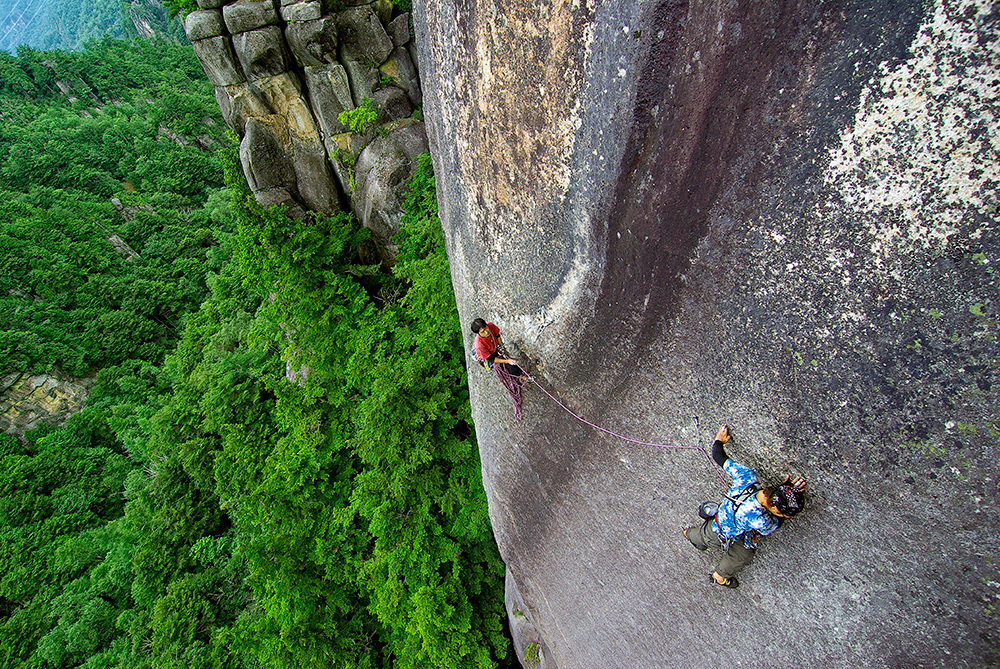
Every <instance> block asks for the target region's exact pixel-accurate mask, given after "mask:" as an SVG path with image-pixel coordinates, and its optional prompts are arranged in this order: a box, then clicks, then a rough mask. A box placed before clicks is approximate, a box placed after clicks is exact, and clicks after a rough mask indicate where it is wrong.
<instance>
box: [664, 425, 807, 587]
mask: <svg viewBox="0 0 1000 669" xmlns="http://www.w3.org/2000/svg"><path fill="white" fill-rule="evenodd" d="M730 438H731V437H730V434H729V427H728V426H726V425H723V426H722V427H720V428H719V433H718V434H717V435H716V436H715V443H714V444H712V459H713V460H715V462H716V463H717V464H718V465H719V466H720V467H722V468H723V469H724V470H725V471H726V473H727V474H729V475H730V476H731V477H733V484H732V486H730V488H729V492H728V494H727V495H726V499H725V500H724V501H723V502H722V504H720V505H719V510H718V512H717V513H716V515H715V517H714V518H709V519H708V520H706V521H705V522H704V523H703V524H702V525H700V526H699V525H695V526H693V527H689V528H687V529H685V530H684V536H685V538H687V540H688V541H690V542H691V543H692V544H693V545H694V547H695V548H697V549H698V550H702V551H703V550H708V547H709V546H712V547H714V548H721V549H722V551H723V556H722V560H721V561H720V562H719V564H718V566H717V567H716V568H715V571H714V572H712V580H713V582H715V583H718V584H719V585H723V586H725V587H727V588H735V587H738V586H739V581H738V580H736V574H737V573H739V572H740V571H742V570H743V568H744V567H746V566H747V565H748V564H750V561H751V560H752V559H753V556H754V551H755V550H756V549H757V537H758V536H766V535H768V534H771V533H772V532H774V531H775V530H776V529H778V527H779V526H780V525H781V522H782V520H784V519H786V518H791V517H792V516H794V515H795V514H797V513H798V512H800V511H801V510H802V508H803V507H804V506H805V494H804V492H803V491H804V490H805V487H806V482H805V480H803V479H801V478H796V479H795V480H794V481H793V480H791V479H790V478H788V477H786V478H785V481H784V483H782V484H781V485H776V486H771V487H768V488H764V487H762V486H760V485H759V484H758V483H757V474H755V473H754V471H753V470H752V469H750V468H749V467H746V466H744V465H741V464H740V463H738V462H736V461H735V460H733V459H731V458H730V457H729V456H727V455H726V451H725V449H724V448H723V445H724V444H726V443H728V442H729V440H730Z"/></svg>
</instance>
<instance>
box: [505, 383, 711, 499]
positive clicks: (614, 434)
mask: <svg viewBox="0 0 1000 669" xmlns="http://www.w3.org/2000/svg"><path fill="white" fill-rule="evenodd" d="M505 373H506V372H505ZM525 374H526V375H527V377H528V380H529V381H531V382H532V383H534V384H535V385H536V386H538V389H539V390H541V391H542V392H543V393H545V394H546V395H548V396H549V399H551V400H552V401H553V402H555V403H556V404H558V405H559V406H561V407H562V408H563V410H564V411H565V412H566V413H568V414H569V415H571V416H573V418H576V419H577V420H578V421H580V422H581V423H584V424H585V425H589V426H590V427H592V428H594V429H595V430H600V431H601V432H604V433H605V434H609V435H611V436H612V437H617V438H618V439H621V440H623V441H628V442H631V443H633V444H639V445H640V446H656V447H658V448H675V449H679V450H694V451H701V452H702V454H704V456H705V457H706V458H708V461H709V462H710V463H712V466H713V467H712V468H713V470H714V471H715V473H716V474H717V475H718V476H719V478H721V479H722V480H723V481H725V480H726V479H725V477H723V476H722V474H721V473H720V472H719V470H718V468H716V467H715V461H714V460H712V456H711V455H709V454H708V451H706V450H705V449H704V448H702V447H701V446H677V445H673V444H657V443H654V442H652V441H640V440H638V439H632V438H630V437H626V436H625V435H622V434H618V433H617V432H612V431H611V430H608V429H605V428H603V427H601V426H600V425H595V424H594V423H591V422H590V421H589V420H587V419H586V418H584V417H583V416H580V415H579V414H577V413H575V412H574V411H573V410H572V409H570V408H569V407H567V406H566V405H565V404H563V403H562V402H560V401H559V400H557V399H556V398H555V397H554V396H553V395H552V393H550V392H549V391H547V390H546V389H545V388H543V387H542V384H540V383H539V382H538V381H536V380H535V377H533V376H531V375H530V374H528V373H527V372H525ZM498 376H499V374H498ZM507 376H508V377H510V375H509V374H508V375H507ZM505 385H506V384H505ZM520 390H521V389H520V388H518V399H517V402H516V403H515V409H514V412H515V415H516V416H517V417H518V420H520V419H521V418H520V416H521V406H520V404H521V394H520ZM511 397H513V395H511Z"/></svg>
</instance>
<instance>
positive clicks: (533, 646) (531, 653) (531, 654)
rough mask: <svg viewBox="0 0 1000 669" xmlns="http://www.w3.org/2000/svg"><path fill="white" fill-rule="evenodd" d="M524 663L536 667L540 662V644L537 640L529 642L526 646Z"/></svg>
mask: <svg viewBox="0 0 1000 669" xmlns="http://www.w3.org/2000/svg"><path fill="white" fill-rule="evenodd" d="M524 663H525V664H527V665H528V666H529V667H534V666H536V665H537V664H538V644H537V643H535V642H533V641H532V642H531V643H529V644H528V645H527V646H525V647H524Z"/></svg>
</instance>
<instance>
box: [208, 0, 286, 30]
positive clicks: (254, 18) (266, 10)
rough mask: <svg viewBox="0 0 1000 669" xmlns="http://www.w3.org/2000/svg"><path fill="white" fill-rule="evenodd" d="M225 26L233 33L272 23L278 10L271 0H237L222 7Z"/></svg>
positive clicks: (276, 17) (276, 20)
mask: <svg viewBox="0 0 1000 669" xmlns="http://www.w3.org/2000/svg"><path fill="white" fill-rule="evenodd" d="M222 15H223V17H224V18H225V20H226V27H227V28H229V32H231V33H232V34H233V35H238V34H239V33H243V32H246V31H248V30H255V29H257V28H263V27H264V26H270V25H274V24H276V23H277V22H278V11H277V9H276V8H275V6H274V2H273V0H239V2H234V3H232V4H231V5H226V6H225V7H223V8H222Z"/></svg>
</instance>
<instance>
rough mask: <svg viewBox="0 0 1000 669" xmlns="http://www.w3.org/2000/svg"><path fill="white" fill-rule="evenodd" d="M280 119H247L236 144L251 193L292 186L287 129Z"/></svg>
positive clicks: (293, 174) (292, 175)
mask: <svg viewBox="0 0 1000 669" xmlns="http://www.w3.org/2000/svg"><path fill="white" fill-rule="evenodd" d="M282 121H283V120H282V119H281V118H280V117H269V118H267V119H264V120H262V119H256V118H250V119H247V121H246V126H245V133H246V134H244V135H243V139H242V140H241V141H240V162H241V163H242V164H243V174H245V175H246V178H247V184H248V185H249V186H250V189H251V190H253V191H254V192H256V191H263V190H268V189H271V188H278V187H281V188H292V187H294V186H295V170H294V168H293V167H292V161H291V156H290V151H289V149H290V147H291V140H290V139H289V138H288V127H287V126H286V125H284V123H283V122H282Z"/></svg>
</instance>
